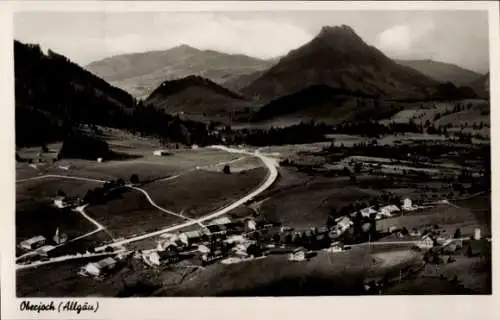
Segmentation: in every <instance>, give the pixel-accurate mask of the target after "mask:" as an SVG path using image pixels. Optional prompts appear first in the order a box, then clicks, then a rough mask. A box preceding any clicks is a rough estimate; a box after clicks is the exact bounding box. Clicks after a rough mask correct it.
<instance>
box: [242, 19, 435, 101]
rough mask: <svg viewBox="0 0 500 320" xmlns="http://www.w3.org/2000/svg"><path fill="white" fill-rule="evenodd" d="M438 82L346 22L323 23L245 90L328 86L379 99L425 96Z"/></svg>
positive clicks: (262, 95)
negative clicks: (385, 51) (366, 39)
mask: <svg viewBox="0 0 500 320" xmlns="http://www.w3.org/2000/svg"><path fill="white" fill-rule="evenodd" d="M438 83H439V82H438V81H436V80H434V79H432V78H430V77H428V76H426V75H424V74H422V73H420V72H418V71H416V70H414V69H412V68H409V67H406V66H402V65H400V64H398V63H396V62H394V61H393V60H391V59H390V58H388V57H387V56H386V55H384V54H383V53H382V52H381V51H379V50H378V49H376V48H375V47H373V46H369V45H368V44H366V43H365V42H364V41H363V39H361V38H360V37H359V36H358V35H357V34H356V33H355V31H354V30H353V29H352V28H350V27H349V26H346V25H342V26H336V27H323V28H322V29H321V31H320V32H319V34H318V35H317V36H316V37H315V38H314V39H312V40H311V41H310V42H308V43H306V44H304V45H303V46H301V47H299V48H297V49H295V50H293V51H291V52H290V53H288V54H287V55H286V56H285V57H283V58H282V59H280V61H279V62H278V64H276V65H274V66H273V67H271V68H270V69H269V70H267V71H266V72H265V73H264V74H263V75H262V76H260V77H259V78H257V79H256V80H254V81H253V82H251V83H250V84H249V85H248V86H246V87H244V88H243V90H242V92H243V93H244V94H245V95H247V96H251V97H254V98H256V99H259V100H263V101H271V100H273V99H276V98H279V97H280V96H284V95H289V94H293V93H295V92H299V91H301V90H303V89H305V88H307V87H308V86H313V85H328V86H330V87H333V88H339V89H345V90H349V91H353V92H355V91H357V92H362V93H363V94H367V95H370V96H374V97H379V98H391V99H394V98H420V97H424V96H425V95H426V93H427V90H428V88H431V87H433V86H435V85H437V84H438Z"/></svg>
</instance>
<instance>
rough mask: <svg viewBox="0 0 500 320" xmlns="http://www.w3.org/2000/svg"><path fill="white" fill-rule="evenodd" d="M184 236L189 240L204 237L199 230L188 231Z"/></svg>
mask: <svg viewBox="0 0 500 320" xmlns="http://www.w3.org/2000/svg"><path fill="white" fill-rule="evenodd" d="M183 234H184V235H185V236H186V237H188V238H198V237H201V236H202V233H201V231H199V230H193V231H186V232H184V233H183Z"/></svg>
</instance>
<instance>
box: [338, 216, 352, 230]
mask: <svg viewBox="0 0 500 320" xmlns="http://www.w3.org/2000/svg"><path fill="white" fill-rule="evenodd" d="M352 225H353V222H352V220H351V219H349V218H348V217H344V218H343V219H341V220H340V221H339V222H338V223H337V226H338V227H339V228H340V230H342V232H344V231H346V230H347V229H349V228H350V227H351V226H352Z"/></svg>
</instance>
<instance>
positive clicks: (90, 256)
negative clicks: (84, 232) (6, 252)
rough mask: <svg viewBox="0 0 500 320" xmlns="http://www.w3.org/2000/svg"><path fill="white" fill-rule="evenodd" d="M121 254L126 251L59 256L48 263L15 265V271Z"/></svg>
mask: <svg viewBox="0 0 500 320" xmlns="http://www.w3.org/2000/svg"><path fill="white" fill-rule="evenodd" d="M122 252H126V250H121V251H115V252H101V253H87V254H80V255H73V256H60V257H56V258H52V259H50V260H49V261H37V262H33V263H30V264H17V265H16V269H17V270H22V269H30V268H36V267H39V266H43V265H47V264H52V263H56V262H63V261H67V260H77V259H84V258H92V257H100V256H109V255H115V254H117V253H122Z"/></svg>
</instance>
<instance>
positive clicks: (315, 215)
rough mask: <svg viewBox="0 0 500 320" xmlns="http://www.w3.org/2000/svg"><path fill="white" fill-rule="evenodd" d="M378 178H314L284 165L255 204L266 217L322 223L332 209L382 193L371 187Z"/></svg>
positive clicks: (301, 225)
mask: <svg viewBox="0 0 500 320" xmlns="http://www.w3.org/2000/svg"><path fill="white" fill-rule="evenodd" d="M371 180H373V181H371ZM378 180H380V179H379V178H377V177H360V179H359V181H358V182H357V183H356V182H352V181H350V179H349V178H347V177H321V176H314V177H311V176H308V175H306V174H304V173H300V172H294V171H293V169H290V168H287V167H282V168H280V177H279V178H278V180H277V182H276V184H275V185H274V186H272V187H271V188H270V189H269V190H268V191H266V192H265V193H263V194H262V195H261V197H259V200H260V203H259V201H257V202H256V203H255V204H254V205H253V206H254V207H257V208H259V212H260V214H261V215H262V216H263V217H265V218H267V219H270V220H276V221H280V222H282V223H284V224H286V225H290V226H292V227H296V228H304V227H311V226H318V225H323V224H324V223H325V222H326V219H327V217H328V213H329V211H330V209H331V208H337V209H339V208H340V207H342V206H345V205H348V204H352V203H353V202H355V201H361V200H368V199H370V198H372V197H374V196H377V195H379V194H380V191H379V190H376V189H373V188H372V187H370V186H371V184H373V183H377V181H378ZM370 181H371V182H370Z"/></svg>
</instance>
